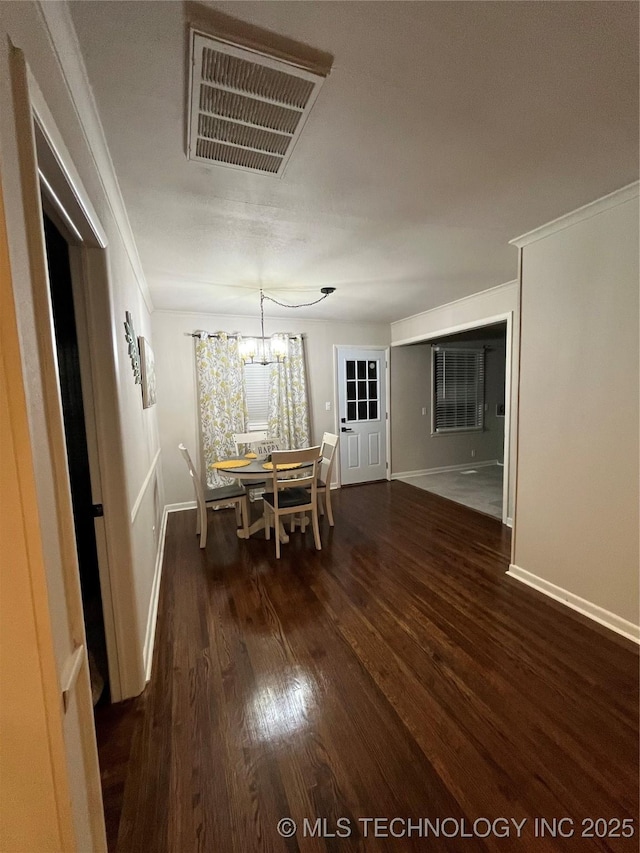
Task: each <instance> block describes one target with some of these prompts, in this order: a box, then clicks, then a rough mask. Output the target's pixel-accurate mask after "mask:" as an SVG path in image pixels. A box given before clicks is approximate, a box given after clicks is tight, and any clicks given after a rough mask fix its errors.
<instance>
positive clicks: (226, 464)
mask: <svg viewBox="0 0 640 853" xmlns="http://www.w3.org/2000/svg"><path fill="white" fill-rule="evenodd" d="M250 464H251V460H250V459H221V460H220V462H212V463H211V467H212V468H244V466H245V465H250Z"/></svg>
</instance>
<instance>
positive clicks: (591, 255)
mask: <svg viewBox="0 0 640 853" xmlns="http://www.w3.org/2000/svg"><path fill="white" fill-rule="evenodd" d="M637 192H638V190H637V185H636V186H635V188H632V190H631V192H629V191H624V192H620V194H616V195H614V196H613V197H608V198H607V199H605V200H602V202H601V203H600V204H598V203H596V204H594V205H592V206H589V207H588V208H586V209H582V210H581V211H577V212H575V213H574V215H573V216H569V217H568V218H566V219H563V220H560V221H558V222H556V223H553V224H552V225H551V226H549V227H548V228H546V229H542V230H541V231H540V232H534V233H533V234H532V235H529V236H528V237H525V238H521V239H520V240H519V241H518V242H519V243H520V245H522V246H523V248H522V250H521V251H522V326H521V341H522V348H521V360H520V431H519V451H518V481H517V517H516V523H515V531H514V535H515V543H514V559H513V562H514V564H515V566H516V568H517V569H520V570H524V571H525V572H527V573H530V575H532V576H534V579H535V578H537V579H540V580H541V581H542V584H543V585H545V584H546V585H548V584H552V585H554V586H555V587H558V588H560V590H561V591H563V590H564V591H567V592H568V593H569V594H570V595H571V596H578V597H580V598H581V599H584V600H585V601H586V602H587V605H585V606H586V609H587V610H589V609H590V608H589V606H590V605H596V606H597V607H599V608H604V610H605V611H608V612H609V614H612V619H613V621H614V622H615V621H616V620H615V618H614V617H619V618H620V619H622V620H627V621H628V622H630V623H632V624H633V625H638V621H639V620H638V606H639V601H638V595H639V591H638V275H639V272H638V228H639V224H638V198H637ZM551 589H552V588H551ZM560 597H563V598H564V597H565V596H564V593H563V592H560ZM591 609H592V608H591ZM600 616H602V614H600ZM607 618H608V617H605V621H606V619H607Z"/></svg>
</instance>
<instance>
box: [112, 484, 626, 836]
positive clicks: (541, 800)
mask: <svg viewBox="0 0 640 853" xmlns="http://www.w3.org/2000/svg"><path fill="white" fill-rule="evenodd" d="M334 505H335V514H336V527H335V528H333V529H330V528H329V527H328V525H327V524H326V520H325V522H324V525H323V527H322V541H323V550H322V551H321V552H316V551H315V550H314V548H313V543H312V539H311V535H310V533H307V534H306V535H303V534H301V533H300V532H299V531H298V532H296V533H295V534H294V535H293V536H292V537H291V542H290V543H289V544H288V545H285V546H283V557H282V559H281V560H280V561H276V560H275V555H274V546H273V542H272V541H271V542H265V541H264V540H263V539H261V538H255V537H254V538H252V539H251V540H249V541H240V540H238V539H237V537H236V536H235V525H234V522H233V519H232V517H231V514H230V513H227V512H225V511H223V512H216V513H214V514H213V515H212V518H211V521H210V532H209V539H208V543H207V548H206V550H205V552H201V551H200V549H199V548H198V542H197V539H196V537H195V536H194V534H193V531H194V517H193V513H192V512H183V513H175V514H172V515H171V516H170V518H169V524H168V530H167V543H166V548H165V564H164V571H163V579H162V589H161V596H160V608H159V617H158V620H159V621H158V630H157V638H156V647H155V658H154V674H153V678H152V681H151V683H150V685H149V687H148V688H147V691H145V694H144V696H143V697H141V698H140V699H138V700H136V701H137V704H136V705H135V706H132V707H131V709H125V710H124V712H122V714H121V718H122V719H123V720H126V719H129V720H130V727H131V728H133V729H134V733H133V743H132V746H131V749H130V756H129V760H128V764H126V762H125V764H126V766H124V768H123V758H122V756H121V757H120V759H119V763H118V761H117V760H116V757H115V756H116V755H117V750H115V749H114V750H111V751H110V749H109V744H108V741H109V737H108V735H107V736H105V738H104V739H103V741H104V742H103V746H102V748H101V762H102V768H103V777H104V778H105V779H107V780H108V779H109V778H110V777H109V773H110V771H109V764H110V762H111V761H113V763H114V766H116V765H117V767H118V768H119V769H118V770H117V771H114V772H115V773H116V776H117V777H118V778H119V779H120V782H119V783H118V784H117V785H115V786H112V792H111V793H112V795H113V796H111V799H110V800H109V803H110V805H111V808H112V813H113V815H115V812H116V809H117V808H118V806H119V803H118V796H120V801H121V805H122V816H121V820H120V829H119V835H118V841H117V845H116V846H113V845H112V847H111V849H116V848H117V850H118V851H120V853H129V852H130V851H138V850H140V851H142V850H145V851H146V850H153V851H154V853H155V852H156V851H157V853H161V851H167V852H168V851H171V852H172V853H174V851H186V850H189V851H191V850H196V851H212V853H213V851H224V853H226V851H230V853H248V852H249V851H284V850H288V851H295V850H300V851H303V853H306V852H307V851H324V850H345V851H346V850H366V851H378V850H380V851H382V850H384V851H389V850H403V851H406V850H419V851H421V850H426V849H429V850H436V851H437V850H443V851H452V850H454V851H455V850H464V851H467V850H468V851H475V850H487V851H504V850H523V851H529V850H535V851H541V853H546V851H556V850H569V851H570V850H579V851H588V850H606V851H627V850H634V851H635V850H637V848H638V777H637V755H638V654H637V649H636V648H635V647H634V646H633V645H632V644H631V643H627V642H626V641H624V640H621V638H619V637H616V636H615V635H612V634H610V633H609V632H606V631H603V630H602V629H600V628H598V627H597V626H594V625H593V624H592V623H590V622H589V621H588V620H585V619H584V618H581V617H578V616H576V615H575V614H573V613H572V612H571V611H569V610H567V609H566V608H562V607H561V606H559V605H557V604H555V603H554V602H551V601H549V600H547V599H546V598H544V597H543V596H541V595H539V594H537V593H535V592H533V591H531V590H529V589H528V588H526V587H524V586H523V585H521V584H519V583H517V582H516V581H514V580H512V579H511V578H508V577H507V576H506V575H505V571H506V569H507V567H508V563H509V548H510V535H509V531H508V530H506V528H504V527H502V526H501V525H500V523H499V522H498V521H496V520H495V519H492V518H489V517H488V516H483V515H481V514H479V513H476V512H473V511H472V510H470V509H467V508H466V507H463V506H460V505H457V504H453V503H451V502H450V501H447V500H445V499H443V498H440V497H438V496H437V495H432V494H430V493H428V492H425V491H422V490H419V489H416V488H413V487H412V486H409V485H407V484H404V483H397V482H394V483H378V484H374V485H368V486H360V487H354V488H350V489H348V490H343V491H342V492H341V493H336V495H335V498H334ZM105 743H106V745H105ZM121 752H122V750H121ZM125 752H126V750H125ZM125 772H126V784H124V783H123V781H122V779H123V777H124V774H125ZM118 786H119V787H118ZM114 792H115V793H114ZM289 816H290V817H292V818H294V819H295V820H296V821H297V822H298V827H299V829H298V832H297V833H296V835H295V836H293V837H291V838H283V837H281V836H280V835H279V834H278V831H277V824H278V821H279V820H280V819H281V818H284V817H289ZM370 817H371V818H373V817H380V818H383V819H386V820H387V821H388V820H389V819H391V818H395V817H398V818H401V819H402V820H403V821H406V819H407V818H411V820H412V821H413V822H414V828H413V830H412V836H411V837H407V836H406V830H407V824H406V823H396V824H394V825H393V826H394V829H395V831H396V832H400V833H404V837H398V838H393V837H392V836H391V835H390V834H389V826H388V824H387V825H386V835H381V834H380V832H383V831H384V830H385V824H384V823H382V824H379V826H378V835H377V836H376V835H374V827H373V825H372V824H369V825H368V826H367V828H368V834H366V836H365V825H364V824H363V823H362V820H361V819H363V818H370ZM305 818H306V819H307V820H309V821H310V822H311V825H313V824H314V823H315V820H316V818H324V819H326V821H327V823H326V829H327V830H329V831H331V832H333V833H335V832H336V829H339V828H340V826H339V824H338V823H337V822H338V820H339V819H340V818H344V819H345V822H344V823H343V824H342V826H343V827H344V828H346V827H349V828H350V829H351V834H350V836H349V837H343V838H340V837H336V836H335V835H329V836H327V837H318V836H317V835H316V836H315V837H310V836H309V835H308V834H307V835H305V834H304V831H303V830H304V820H305ZM424 818H429V819H430V820H431V821H432V824H433V825H434V826H437V820H438V819H440V820H443V819H444V818H450V819H451V820H450V821H449V823H448V824H447V825H446V829H447V832H448V833H449V834H451V832H452V831H453V832H454V834H453V837H443V836H441V837H433V835H431V836H430V837H428V838H425V837H423V836H424V831H425V829H426V827H425V825H424V824H421V825H420V824H419V821H420V820H421V819H424ZM483 818H486V819H489V820H495V819H499V818H508V819H510V818H513V819H516V820H518V821H521V820H524V819H526V821H527V823H526V824H525V825H524V827H523V828H522V830H521V832H522V834H521V837H520V838H517V835H516V831H515V828H514V826H513V824H511V825H510V827H509V829H510V836H509V838H504V837H498V836H497V834H495V833H491V834H489V835H488V836H487V837H484V838H482V837H478V835H473V822H474V820H476V819H483ZM540 818H545V819H546V820H547V821H549V822H550V823H552V822H553V820H554V819H555V820H557V819H560V818H570V819H571V820H572V821H573V826H574V835H573V837H555V838H554V837H550V836H549V833H548V832H547V834H546V836H545V837H540V836H539V835H536V832H535V829H536V827H535V824H534V821H535V820H536V819H540ZM584 818H605V819H613V818H618V819H620V820H623V819H631V820H632V821H633V829H634V837H633V838H628V839H626V838H602V839H599V838H593V839H591V838H589V839H587V838H583V837H581V832H582V823H581V822H582V820H583V819H584ZM114 820H117V817H113V816H112V821H111V822H112V824H113V821H114ZM461 821H466V823H465V824H464V825H463V824H461ZM417 826H420V829H416V827H417ZM463 826H464V831H466V832H467V833H469V832H471V833H472V835H471V837H461V835H460V832H461V831H462V830H463ZM456 827H458V829H457V834H456ZM613 827H614V825H613V824H612V825H611V827H610V828H612V829H613ZM563 828H564V830H565V831H566V830H568V828H569V825H568V823H565V824H563ZM502 829H503V824H502V823H500V822H499V823H498V824H496V830H497V831H501V830H502ZM484 832H485V824H484V823H480V824H478V833H479V834H484ZM111 836H113V832H112V833H111Z"/></svg>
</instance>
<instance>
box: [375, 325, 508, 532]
mask: <svg viewBox="0 0 640 853" xmlns="http://www.w3.org/2000/svg"><path fill="white" fill-rule="evenodd" d="M504 322H506V324H507V329H506V340H505V350H506V353H505V365H504V450H503V459H504V467H503V470H502V523H503V524H504V525H506V526H508V527H512V526H513V519H512V518H510V516H509V483H510V482H511V478H512V474H515V462H514V470H513V471H512V470H511V468H512V466H511V419H512V413H511V410H512V405H513V400H512V399H511V392H512V376H513V323H514V312H513V311H505V312H504V313H502V314H494V315H492V316H491V317H483V318H482V319H478V320H470V321H469V322H467V323H460V324H458V325H456V326H448V327H446V328H443V329H438V330H437V331H435V332H429V333H428V334H425V335H424V336H422V335H420V336H418V337H415V338H411V341H410V342H409V341H398V342H397V343H393V344H392V345H391V346H393V347H401V346H409V343H411V344H416V343H428V341H433V340H437V339H438V338H441V337H445V336H446V335H455V334H457V333H458V332H466V331H469V330H470V329H482V328H483V327H484V326H493V325H495V324H496V323H504ZM513 484H514V486H515V476H514V477H513ZM514 515H515V494H514Z"/></svg>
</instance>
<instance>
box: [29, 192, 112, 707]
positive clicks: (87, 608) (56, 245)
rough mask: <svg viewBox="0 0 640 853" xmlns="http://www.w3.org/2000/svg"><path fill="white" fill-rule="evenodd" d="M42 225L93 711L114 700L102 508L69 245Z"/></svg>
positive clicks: (45, 218)
mask: <svg viewBox="0 0 640 853" xmlns="http://www.w3.org/2000/svg"><path fill="white" fill-rule="evenodd" d="M45 204H46V202H45ZM43 222H44V234H45V246H46V252H47V268H48V271H49V291H50V294H51V306H52V313H53V325H54V337H55V346H56V355H57V372H58V378H59V382H60V398H61V401H62V414H63V421H64V432H65V443H66V448H67V462H68V468H69V481H70V486H71V503H72V506H73V521H74V528H75V535H76V550H77V554H78V567H79V573H80V588H81V592H82V605H83V610H84V625H85V634H86V638H87V649H88V657H89V670H90V673H91V694H92V699H93V704H94V707H95V706H96V705H97V704H98V702H103V703H108V702H110V687H109V666H108V657H107V643H106V635H105V625H104V611H103V607H102V593H101V589H100V572H99V565H98V550H97V544H96V532H95V522H94V519H95V518H96V517H99V516H100V515H101V513H102V507H101V505H100V504H93V502H92V488H91V473H90V467H89V449H88V443H87V430H86V422H85V403H84V398H83V392H82V378H81V373H80V350H79V346H78V332H77V326H76V308H75V305H74V299H73V286H72V279H71V265H70V261H69V245H68V243H67V241H66V239H65V237H64V236H63V235H62V234H61V232H60V231H59V230H58V228H57V226H56V225H55V224H54V222H53V221H52V219H51V218H50V217H49V216H48V215H47V214H46V213H44V212H43Z"/></svg>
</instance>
